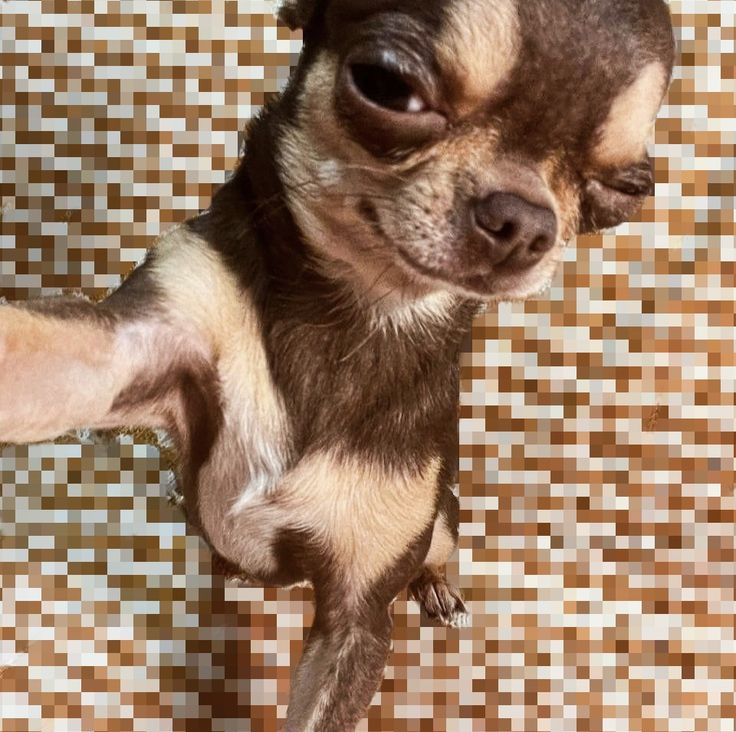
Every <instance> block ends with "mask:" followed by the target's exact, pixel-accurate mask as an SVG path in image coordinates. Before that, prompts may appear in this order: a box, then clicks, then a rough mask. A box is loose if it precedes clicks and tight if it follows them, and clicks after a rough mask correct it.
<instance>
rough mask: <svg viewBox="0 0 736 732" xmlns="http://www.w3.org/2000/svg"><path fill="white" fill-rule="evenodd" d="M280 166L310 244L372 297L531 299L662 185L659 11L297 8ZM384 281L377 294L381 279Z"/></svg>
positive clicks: (466, 0) (304, 3)
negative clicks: (443, 293) (588, 240)
mask: <svg viewBox="0 0 736 732" xmlns="http://www.w3.org/2000/svg"><path fill="white" fill-rule="evenodd" d="M281 12H282V19H283V20H285V21H286V22H288V23H289V24H290V25H292V26H293V27H296V26H300V27H304V28H305V53H304V56H303V59H302V66H301V68H300V69H299V71H298V73H297V77H296V82H295V84H296V93H297V103H296V105H295V110H296V111H295V114H294V116H293V117H292V118H290V119H287V120H285V121H284V122H283V125H284V132H283V137H282V140H281V143H282V144H281V152H280V161H279V162H280V168H281V176H282V179H283V181H284V183H285V187H286V192H287V199H288V202H289V205H290V207H291V209H292V211H293V212H294V214H295V217H296V220H297V222H298V224H299V225H300V227H301V229H302V231H303V232H304V234H305V236H306V238H307V240H308V241H309V242H310V243H311V244H312V246H313V247H315V248H316V249H317V250H318V251H319V252H320V254H321V255H322V256H323V257H324V258H325V260H326V261H328V262H332V263H340V264H341V265H342V266H343V268H344V271H345V272H348V273H352V274H355V275H357V279H358V280H359V281H360V282H361V283H363V284H364V285H365V286H367V287H370V288H375V290H376V292H381V291H386V290H387V289H396V288H401V289H403V290H406V289H414V290H415V291H418V292H428V291H433V290H450V291H455V292H460V293H462V294H464V295H470V296H474V297H482V298H484V299H489V300H497V299H516V298H523V297H526V296H528V295H530V294H533V293H536V292H538V291H540V290H541V289H542V288H543V287H544V286H545V285H546V284H547V283H548V282H549V280H550V278H551V276H552V274H553V272H554V270H555V267H556V264H557V262H558V261H559V260H560V258H561V251H562V247H563V246H564V243H565V241H567V240H568V239H569V238H570V237H571V236H572V235H574V234H575V233H578V232H584V231H590V230H594V229H599V228H606V227H610V226H613V225H616V224H618V223H620V222H622V221H624V220H625V219H627V218H629V217H631V216H632V215H633V214H635V213H636V212H637V210H638V209H639V207H640V205H641V203H642V201H643V199H644V198H645V197H646V196H647V195H648V194H649V193H650V192H651V190H652V186H653V181H652V171H651V165H650V161H649V159H648V157H647V154H646V141H647V139H648V137H649V134H650V132H651V128H652V125H653V123H654V119H655V116H656V113H657V110H658V108H659V106H660V104H661V102H662V98H663V96H664V93H665V91H666V87H667V84H668V80H669V77H670V73H671V68H672V60H673V37H672V29H671V25H670V20H669V14H668V11H667V9H666V6H665V5H664V3H663V2H661V0H625V1H623V0H438V1H437V2H431V3H428V2H423V0H339V1H338V0H324V1H323V2H321V3H320V2H318V0H292V2H287V3H286V5H285V6H283V7H282V11H281ZM379 282H380V286H379V285H378V283H379Z"/></svg>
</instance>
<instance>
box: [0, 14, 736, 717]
mask: <svg viewBox="0 0 736 732" xmlns="http://www.w3.org/2000/svg"><path fill="white" fill-rule="evenodd" d="M671 8H672V12H673V15H674V20H675V23H676V25H677V37H678V40H679V44H680V52H681V64H680V65H679V66H678V68H677V71H676V74H675V80H674V83H673V86H672V89H671V91H670V94H669V97H668V103H667V105H666V106H665V108H664V109H663V112H662V115H661V118H660V120H659V122H658V125H657V129H656V141H655V145H654V146H653V149H652V152H653V154H654V156H655V158H656V170H657V191H656V197H655V198H654V199H651V200H650V201H649V202H648V204H647V206H646V209H645V211H644V213H643V214H642V216H641V217H640V220H639V221H638V222H637V223H633V224H630V225H625V226H622V227H620V228H619V229H618V230H616V232H615V233H608V234H605V235H603V236H595V237H581V238H579V239H578V240H577V241H576V242H575V243H574V244H573V245H572V246H571V247H570V248H569V249H568V250H567V256H566V262H565V264H564V267H563V269H562V270H561V271H560V272H559V274H558V276H557V278H556V280H555V282H554V285H553V287H552V289H551V291H550V292H549V293H548V294H547V295H546V296H545V297H543V298H541V299H538V300H535V301H533V302H528V303H526V304H514V305H502V306H501V307H499V308H498V309H496V310H493V311H492V312H489V313H487V314H486V315H485V316H484V317H483V318H482V319H481V320H480V321H479V322H478V325H477V327H476V329H475V333H474V340H473V352H472V353H469V354H467V356H466V357H465V360H464V364H465V369H464V383H463V396H462V403H463V413H462V424H461V427H462V442H463V447H462V465H461V468H462V480H461V486H460V494H461V507H462V527H461V533H462V540H461V544H460V551H459V558H458V563H456V564H455V566H454V568H453V569H452V572H453V573H454V574H456V575H457V574H459V577H460V584H461V586H462V587H463V589H464V591H465V594H466V596H467V598H468V599H469V605H470V607H471V609H472V612H473V625H472V627H470V628H468V629H463V630H459V631H458V630H445V629H438V628H431V627H420V623H419V617H418V611H417V608H416V607H415V606H414V605H413V604H412V603H407V602H404V601H399V602H398V603H397V604H396V605H395V625H396V631H395V639H396V640H395V647H394V652H393V655H392V658H391V665H390V667H389V669H388V671H387V675H386V680H385V682H384V684H383V686H382V688H381V692H380V694H379V695H378V696H377V697H376V699H375V703H374V706H373V708H372V709H371V712H370V716H369V719H368V721H367V722H364V723H363V724H362V726H361V727H360V729H362V730H371V731H378V730H382V731H383V732H417V731H420V732H424V730H427V731H430V730H431V731H432V732H439V731H441V730H468V731H470V730H473V731H475V730H479V731H484V732H485V731H488V732H491V731H493V732H496V731H500V730H519V731H521V730H524V731H527V730H529V731H532V730H534V731H536V730H550V731H552V730H554V731H562V732H573V731H577V730H580V731H581V732H582V731H585V730H591V731H596V732H597V731H600V732H638V731H639V730H641V731H647V732H664V731H665V730H666V731H668V732H691V731H698V732H700V731H703V732H704V731H706V730H707V731H708V732H711V731H716V730H718V731H719V732H721V731H724V730H728V731H733V730H734V729H736V640H735V637H734V629H735V627H736V623H735V621H734V617H735V616H736V596H735V590H734V585H735V582H734V577H735V576H736V551H735V542H734V520H735V519H736V497H735V496H734V447H735V445H736V428H735V425H736V401H735V398H734V393H735V391H736V390H735V388H734V387H735V381H736V355H735V354H736V348H735V347H734V336H735V334H736V319H735V318H736V306H735V305H734V301H735V299H736V298H735V297H734V295H735V294H736V229H735V226H734V200H735V198H734V197H735V195H736V183H735V182H734V181H735V175H736V173H735V171H734V153H735V151H736V119H735V118H736V104H735V102H734V99H735V94H736V53H735V49H734V40H735V37H736V34H735V32H734V11H735V10H736V4H734V3H733V2H719V1H717V0H673V2H672V3H671ZM297 52H298V41H297V38H296V36H292V35H290V34H288V33H287V32H286V31H284V30H283V29H281V30H278V31H277V30H276V29H275V26H274V23H273V19H272V16H271V6H270V4H269V3H266V2H245V1H244V0H243V1H240V2H238V1H236V0H226V1H224V2H223V1H222V0H211V1H209V0H188V1H187V2H184V1H182V0H175V1H173V2H171V1H166V2H144V1H143V0H120V1H119V2H112V1H110V2H105V1H104V0H95V1H93V0H81V1H77V2H74V1H71V0H70V1H69V2H65V1H64V0H44V1H43V2H39V1H38V0H25V1H22V0H6V1H5V2H0V72H1V73H0V96H1V99H2V101H1V102H0V104H1V105H2V106H0V110H1V112H2V114H1V126H0V196H1V198H2V220H1V222H0V294H2V295H4V296H6V297H7V298H8V299H19V298H28V297H35V296H38V295H40V294H48V293H50V292H57V291H58V290H59V289H62V288H64V289H65V288H79V287H81V288H83V289H84V290H85V291H86V292H87V293H88V294H90V295H92V296H95V295H100V294H102V293H103V292H104V291H105V290H106V289H107V288H108V287H111V286H114V285H115V284H116V283H118V282H119V280H120V276H121V275H123V274H124V273H126V272H128V271H129V270H130V269H131V267H132V266H133V264H134V263H135V262H136V261H138V260H139V259H140V258H141V256H142V255H143V252H144V250H145V248H146V247H147V246H149V245H150V244H151V243H152V241H153V239H154V238H155V236H156V235H157V234H158V233H159V232H160V231H162V230H163V229H165V228H167V227H168V226H169V225H170V224H171V223H173V222H178V221H180V220H182V219H184V218H185V217H186V216H188V215H191V214H192V213H194V212H196V211H197V210H198V209H200V208H203V207H205V206H206V205H207V201H208V200H209V197H210V195H211V192H212V190H213V188H214V187H215V186H216V185H217V184H218V183H221V182H222V181H223V180H224V176H225V172H226V171H227V170H230V169H232V167H233V165H234V163H235V160H236V157H237V152H238V145H239V139H240V136H239V134H238V130H239V129H240V128H241V127H242V126H243V124H244V122H245V121H246V119H247V118H248V117H249V116H251V115H252V114H253V112H254V110H255V109H256V108H257V106H258V105H259V104H261V103H262V101H263V99H264V94H267V93H268V92H271V91H273V90H274V89H276V88H277V87H278V86H279V84H280V83H281V82H282V81H283V79H284V78H285V76H286V75H287V73H288V67H289V64H290V62H292V61H293V60H294V58H295V54H296V53H297ZM0 473H1V476H0V477H1V478H2V491H0V532H1V533H2V536H1V537H0V591H1V592H2V595H1V598H0V613H1V615H0V730H2V732H11V731H16V730H17V731H20V730H23V731H24V732H25V731H26V730H39V731H41V730H43V731H44V732H46V731H48V730H53V731H54V732H64V731H66V730H69V731H70V732H71V731H72V730H84V731H85V732H86V731H88V730H90V731H91V730H95V731H96V732H97V731H99V732H114V731H115V730H121V731H122V730H125V731H131V732H132V731H136V732H138V731H141V732H142V731H143V730H146V731H147V730H150V731H151V732H154V731H155V732H165V731H166V730H187V731H189V730H191V731H193V732H199V731H200V730H201V731H202V732H209V731H210V730H213V731H214V730H228V731H233V732H234V731H235V730H239V731H240V730H247V729H251V730H258V731H266V730H275V729H276V728H277V719H279V718H283V715H284V713H285V708H286V707H285V705H286V700H287V693H288V684H289V669H290V666H291V665H292V664H293V663H294V662H295V661H296V659H297V658H298V656H299V653H300V649H301V644H302V639H303V637H304V634H305V628H306V627H308V624H309V622H310V620H311V605H310V603H309V593H308V591H307V590H297V591H290V592H287V591H282V590H278V591H277V590H273V589H265V590H262V589H238V588H235V587H231V586H227V583H226V582H225V581H224V580H223V578H222V577H221V576H220V575H219V574H217V572H213V571H212V567H211V562H210V559H209V555H208V552H207V551H206V550H205V549H204V548H203V547H202V546H201V544H200V542H199V540H198V539H197V538H196V537H195V536H192V535H190V534H189V533H188V532H187V530H186V529H185V526H184V524H183V522H182V518H181V515H180V514H179V513H178V511H177V510H176V509H174V508H172V507H170V506H169V505H168V504H167V502H166V500H165V497H164V496H165V493H166V490H167V484H168V481H169V479H170V474H169V470H168V466H167V463H166V460H165V459H164V458H163V457H162V456H161V454H160V453H159V451H158V450H157V449H155V448H153V447H149V446H146V445H145V444H143V443H142V442H141V440H140V438H135V437H133V436H123V437H119V438H117V439H114V440H113V441H112V442H110V443H107V444H105V443H98V444H95V443H93V442H90V441H89V440H88V441H87V442H85V443H84V444H81V443H80V442H78V441H74V440H67V442H66V444H57V445H43V446H33V447H15V448H13V447H5V448H2V451H1V452H0ZM244 720H250V722H247V721H244Z"/></svg>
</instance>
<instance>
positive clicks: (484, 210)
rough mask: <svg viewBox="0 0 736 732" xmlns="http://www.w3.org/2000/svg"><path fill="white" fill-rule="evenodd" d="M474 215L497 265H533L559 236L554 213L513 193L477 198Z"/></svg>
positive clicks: (489, 252)
mask: <svg viewBox="0 0 736 732" xmlns="http://www.w3.org/2000/svg"><path fill="white" fill-rule="evenodd" d="M474 218H475V226H476V228H477V229H479V230H480V231H481V232H482V233H483V234H484V235H485V239H486V242H487V244H486V246H487V249H488V257H489V259H490V261H491V262H492V263H493V264H500V263H502V262H503V263H504V265H505V264H506V263H508V264H509V266H516V267H519V268H522V267H529V266H532V265H533V264H535V263H536V262H538V261H539V260H540V259H541V258H542V257H543V256H544V254H545V253H546V252H548V251H549V250H550V249H551V248H552V247H553V246H554V243H555V241H556V238H557V218H556V216H555V214H554V212H553V211H552V210H551V209H549V208H547V207H545V206H538V205H536V204H534V203H531V202H530V201H527V200H526V199H524V198H522V197H521V196H517V195H515V194H513V193H502V192H497V193H492V194H491V195H489V196H487V197H486V198H484V199H482V200H481V201H477V202H476V204H475V207H474Z"/></svg>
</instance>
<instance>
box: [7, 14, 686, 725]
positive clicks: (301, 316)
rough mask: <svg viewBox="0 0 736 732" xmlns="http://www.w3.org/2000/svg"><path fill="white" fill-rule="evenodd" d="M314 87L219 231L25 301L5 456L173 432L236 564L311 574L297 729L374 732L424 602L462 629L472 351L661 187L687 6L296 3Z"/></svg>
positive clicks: (281, 126)
mask: <svg viewBox="0 0 736 732" xmlns="http://www.w3.org/2000/svg"><path fill="white" fill-rule="evenodd" d="M279 16H280V19H281V21H282V22H284V23H286V24H287V25H289V26H290V27H291V28H292V29H297V28H301V29H303V32H304V48H303V52H302V55H301V59H300V63H299V64H298V66H297V68H296V69H295V71H294V74H293V76H292V78H291V81H290V83H289V85H288V87H287V89H286V90H285V92H284V93H283V95H282V96H281V97H280V98H278V99H277V100H276V101H274V102H273V103H271V104H270V105H269V106H268V107H267V108H266V109H265V110H264V111H263V112H262V114H260V116H259V117H258V118H257V119H255V120H254V121H253V123H252V124H251V126H250V129H249V135H248V142H247V149H246V152H245V156H244V159H243V161H242V163H241V164H240V166H239V167H238V169H237V171H236V173H235V175H234V176H233V177H232V179H231V180H230V181H229V182H228V183H226V184H225V185H224V186H222V188H220V189H219V191H218V192H217V193H216V195H215V196H214V199H213V201H212V203H211V206H210V207H209V208H208V209H207V210H206V211H204V212H203V213H202V214H200V215H199V216H197V217H195V218H194V219H192V220H190V221H188V222H186V223H185V224H183V225H181V226H180V227H178V228H176V229H174V230H173V231H170V232H169V233H167V234H166V235H164V236H163V237H162V238H161V239H160V240H159V242H158V244H157V245H156V246H155V247H154V248H153V249H152V250H151V251H150V252H149V254H148V256H147V258H146V260H145V262H144V263H143V264H142V265H141V266H140V267H139V268H138V269H136V270H135V271H134V272H133V274H132V275H131V276H130V277H129V278H128V279H126V281H125V282H124V283H123V284H122V286H121V287H120V288H119V289H118V290H117V291H115V292H114V293H113V294H111V295H110V296H109V297H108V298H107V299H105V300H104V301H102V302H100V303H97V304H94V303H91V302H88V301H86V300H84V299H82V298H53V299H44V300H41V301H38V302H28V303H16V304H14V305H12V306H5V307H3V308H1V309H0V440H5V441H12V442H30V441H37V440H41V439H45V438H51V437H54V436H56V435H59V434H60V433H63V432H65V431H67V430H69V429H71V428H75V427H83V426H84V427H92V428H111V427H115V426H121V425H123V426H126V427H132V426H142V427H147V428H153V429H164V430H167V431H168V432H169V433H170V434H171V436H172V438H173V440H174V441H175V443H176V444H177V447H178V451H179V453H180V460H181V464H180V467H179V484H180V487H181V491H182V496H183V501H184V505H185V509H186V512H187V517H188V519H189V520H190V521H191V522H192V523H193V524H194V525H195V526H196V527H197V528H198V530H199V531H200V532H201V533H202V535H203V536H204V537H205V539H206V540H207V542H208V543H209V544H210V546H211V547H212V549H213V551H214V552H215V553H216V555H217V556H218V557H221V558H222V561H224V562H225V563H226V565H227V566H229V567H231V568H233V570H232V571H233V572H236V573H237V574H239V575H242V576H244V577H248V578H252V579H253V580H254V581H259V582H263V583H268V584H278V585H290V584H295V583H300V582H305V581H306V582H309V583H311V584H312V585H313V587H314V591H315V602H316V611H315V620H314V625H313V627H312V629H311V631H310V635H309V639H308V642H307V644H306V646H305V649H304V654H303V657H302V659H301V661H300V663H299V666H298V667H297V669H296V671H295V675H294V679H293V685H292V693H291V700H290V704H289V709H288V721H287V723H286V730H288V731H289V732H296V731H297V730H299V731H304V730H316V731H318V732H338V731H344V730H352V729H354V728H355V725H356V724H357V723H358V721H359V720H360V719H361V718H362V717H363V715H364V714H365V712H366V709H367V707H368V705H369V703H370V701H371V698H372V697H373V695H374V693H375V692H376V690H377V688H378V686H379V684H380V681H381V679H382V675H383V671H384V667H385V664H386V659H387V656H388V653H389V648H390V645H391V616H390V606H391V603H392V601H393V600H394V598H395V597H396V595H397V594H398V593H399V592H401V591H402V590H403V589H404V588H406V587H407V586H408V587H409V589H410V593H411V595H412V596H413V597H414V598H415V599H416V600H418V601H419V603H420V604H421V605H422V607H423V609H424V611H425V612H426V614H428V615H429V616H431V617H432V618H435V619H436V620H439V621H441V622H443V623H446V624H448V625H459V624H462V623H463V622H464V621H465V619H466V617H467V616H466V613H465V607H464V605H463V601H462V598H461V596H460V594H459V592H458V591H457V590H456V589H455V588H454V587H452V586H450V585H449V584H448V582H447V581H446V580H445V578H444V576H443V571H442V567H443V565H444V564H445V563H446V560H447V559H448V557H449V556H450V554H451V553H452V552H453V550H454V548H455V546H456V543H457V530H458V503H457V499H456V498H455V496H454V494H453V493H452V490H451V487H452V485H453V482H454V480H455V475H456V454H457V446H456V443H457V405H458V358H459V353H460V350H461V344H462V342H463V341H464V339H465V337H466V336H467V334H468V332H469V330H470V327H471V321H472V319H473V316H474V315H475V314H476V313H477V312H478V310H479V308H480V307H481V306H482V304H483V303H484V302H489V301H497V300H509V299H520V298H526V297H528V296H530V295H532V294H535V293H537V292H539V291H540V290H542V289H543V288H544V287H545V286H546V285H547V284H548V283H549V280H550V278H551V277H552V274H553V272H554V271H555V268H556V266H557V264H558V262H559V260H560V259H561V253H562V249H563V247H564V243H565V242H566V241H567V240H568V239H569V238H571V237H572V236H573V235H574V234H575V233H577V232H582V231H590V230H594V229H600V228H604V227H610V226H614V225H615V224H617V223H619V222H622V221H624V220H625V219H627V218H628V217H630V216H631V215H632V214H634V213H635V212H636V211H637V210H638V208H639V207H640V205H641V203H642V201H643V200H644V198H645V197H646V196H647V195H648V194H650V193H651V191H652V188H653V178H652V170H651V164H650V161H649V159H648V157H647V154H646V147H645V143H646V141H647V139H648V136H649V133H650V131H651V128H652V124H653V122H654V119H655V116H656V113H657V110H658V108H659V106H660V104H661V102H662V98H663V95H664V93H665V91H666V88H667V85H668V81H669V78H670V75H671V71H672V64H673V56H674V42H673V34H672V27H671V22H670V17H669V13H668V10H667V6H666V4H665V3H664V2H663V0H437V1H436V2H422V1H420V0H340V2H337V0H287V2H285V3H283V4H282V5H281V8H280V10H279Z"/></svg>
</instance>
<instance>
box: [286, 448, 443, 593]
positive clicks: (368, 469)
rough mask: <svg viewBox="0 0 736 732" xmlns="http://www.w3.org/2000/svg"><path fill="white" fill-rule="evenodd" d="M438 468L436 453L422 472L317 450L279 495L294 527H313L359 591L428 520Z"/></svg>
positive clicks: (292, 474)
mask: <svg viewBox="0 0 736 732" xmlns="http://www.w3.org/2000/svg"><path fill="white" fill-rule="evenodd" d="M438 471H439V461H438V460H436V459H435V460H433V461H432V462H430V463H429V464H428V465H427V466H425V468H424V469H423V470H422V471H421V472H417V473H414V474H409V473H406V474H400V473H387V472H386V471H384V470H382V469H381V468H380V466H378V465H375V464H369V463H365V462H364V461H361V460H358V459H356V458H348V457H338V456H335V455H330V454H325V453H320V454H316V455H312V456H310V457H308V458H305V459H304V460H302V461H301V462H300V463H299V465H298V466H297V467H296V469H295V470H294V471H292V472H291V473H289V474H288V475H286V476H285V478H284V482H283V484H282V485H281V486H280V487H279V490H278V496H277V501H278V504H279V505H280V506H282V507H283V508H284V509H286V511H287V512H288V515H289V517H290V523H291V525H292V527H293V528H302V529H306V530H308V531H311V532H314V533H315V535H316V536H317V538H318V540H319V541H320V542H322V543H323V544H324V546H325V547H326V548H328V549H329V550H331V553H332V554H333V556H334V559H335V561H336V562H339V563H340V564H342V565H343V567H344V569H345V572H346V574H347V576H349V577H350V578H351V584H352V582H353V580H354V581H355V587H354V588H353V589H354V591H356V593H357V594H359V590H360V589H364V588H365V587H366V586H367V585H368V584H369V583H370V582H371V581H374V580H376V579H378V577H379V576H380V574H381V573H382V572H383V571H385V570H386V569H388V568H389V567H391V565H392V564H393V563H394V562H395V561H396V558H397V557H399V556H401V555H402V553H403V552H404V551H405V550H406V549H407V548H408V547H409V545H410V544H412V543H413V541H414V540H415V539H416V538H417V537H418V536H419V534H420V533H421V532H422V531H423V530H424V529H425V528H426V527H427V525H428V524H429V522H430V521H431V519H432V512H433V506H434V501H433V494H434V491H435V487H436V483H437V475H438ZM295 522H296V523H295Z"/></svg>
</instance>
